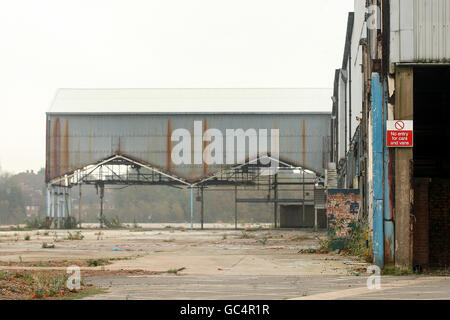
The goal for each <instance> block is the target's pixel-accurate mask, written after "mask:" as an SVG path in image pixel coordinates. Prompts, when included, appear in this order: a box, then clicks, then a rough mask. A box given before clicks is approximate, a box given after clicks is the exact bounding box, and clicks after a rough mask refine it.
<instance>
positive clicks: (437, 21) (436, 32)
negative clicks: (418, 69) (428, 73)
mask: <svg viewBox="0 0 450 320" xmlns="http://www.w3.org/2000/svg"><path fill="white" fill-rule="evenodd" d="M390 19H391V45H390V51H391V52H390V59H391V62H392V63H398V62H405V63H450V0H392V2H391V12H390Z"/></svg>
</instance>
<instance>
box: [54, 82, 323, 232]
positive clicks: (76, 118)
mask: <svg viewBox="0 0 450 320" xmlns="http://www.w3.org/2000/svg"><path fill="white" fill-rule="evenodd" d="M330 94H331V93H330V92H329V90H327V89H61V90H59V91H58V92H57V94H56V97H55V99H54V101H53V104H52V107H51V110H50V111H49V112H48V113H47V133H46V139H47V142H46V145H47V151H46V183H47V184H48V195H47V218H48V223H49V225H50V224H54V225H55V226H57V227H59V226H61V223H62V221H63V220H64V219H65V218H67V217H69V216H73V215H74V214H75V213H73V212H72V210H71V208H72V205H71V203H72V200H71V199H72V198H73V196H72V195H73V194H74V192H72V190H73V188H74V187H75V186H80V185H81V184H91V185H95V186H96V187H97V190H99V197H100V202H101V206H100V217H101V216H102V211H103V210H102V208H103V197H104V187H105V185H113V184H115V185H155V186H157V185H169V186H173V187H177V188H180V187H181V188H186V189H190V192H191V219H192V216H193V215H194V212H193V201H194V200H193V199H194V196H193V195H194V190H197V191H199V194H200V196H199V197H200V201H201V202H202V205H201V213H200V215H201V224H202V227H203V216H204V214H205V213H204V212H203V191H204V189H205V188H209V189H213V188H214V187H218V186H220V187H222V188H225V187H228V188H230V190H231V191H233V190H234V192H235V204H236V205H235V226H236V227H237V220H238V212H237V211H238V208H237V204H238V203H239V202H248V203H261V202H262V203H273V207H274V226H275V227H277V226H278V225H279V224H280V222H281V225H282V226H298V223H300V224H301V225H303V226H314V227H318V226H319V224H320V225H321V226H323V227H325V226H326V223H324V222H323V221H324V215H325V205H324V197H323V196H321V195H320V194H322V195H323V194H324V189H323V181H324V176H325V171H326V169H327V166H328V163H329V137H330V113H329V112H328V111H327V109H329V103H328V101H329V97H330ZM320 110H322V111H320ZM183 135H184V136H183ZM239 138H242V139H241V140H239ZM240 142H241V143H242V144H240ZM212 146H213V147H212ZM230 160H231V161H230ZM272 169H275V171H271V170H272ZM243 187H246V188H256V189H257V190H266V191H267V197H264V198H251V199H243V198H240V197H239V194H238V193H239V189H240V188H243ZM79 190H80V191H79V192H80V193H79V195H77V198H78V199H79V201H81V188H80V189H79ZM280 205H283V207H282V208H281V212H280V213H279V212H278V211H279V207H280ZM289 205H290V206H291V207H287V206H289ZM292 206H294V208H296V209H295V210H294V212H297V217H294V219H291V218H289V217H291V215H292V210H289V209H292ZM299 206H300V209H299ZM78 207H79V208H81V207H82V205H81V204H79V206H78ZM311 212H312V220H311V219H309V220H308V219H307V213H311ZM280 214H281V215H282V216H283V217H282V219H280ZM284 215H286V219H284ZM300 215H301V219H300V217H298V216H300ZM288 216H289V217H288ZM307 220H308V222H307ZM289 221H291V222H292V223H290V222H289ZM299 221H300V222H299ZM191 226H192V220H191Z"/></svg>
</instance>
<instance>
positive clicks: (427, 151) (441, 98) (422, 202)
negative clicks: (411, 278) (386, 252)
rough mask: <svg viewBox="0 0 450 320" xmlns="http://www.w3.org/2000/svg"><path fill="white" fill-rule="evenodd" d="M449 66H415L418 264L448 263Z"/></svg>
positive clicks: (415, 248) (437, 265) (415, 242)
mask: <svg viewBox="0 0 450 320" xmlns="http://www.w3.org/2000/svg"><path fill="white" fill-rule="evenodd" d="M449 121H450V66H446V67H443V66H442V67H441V66H439V67H416V68H415V69H414V233H413V252H414V255H413V260H414V261H413V263H414V265H415V266H416V267H418V268H446V267H448V266H449V265H450V213H449V212H450V161H449V156H448V146H449V139H450V122H449Z"/></svg>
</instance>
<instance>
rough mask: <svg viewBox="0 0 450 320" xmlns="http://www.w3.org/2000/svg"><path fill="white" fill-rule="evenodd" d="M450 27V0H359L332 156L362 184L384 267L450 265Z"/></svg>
mask: <svg viewBox="0 0 450 320" xmlns="http://www.w3.org/2000/svg"><path fill="white" fill-rule="evenodd" d="M449 25H450V0H390V1H389V0H368V1H355V11H354V12H351V13H349V16H348V27H347V35H346V38H345V50H344V57H343V63H342V66H340V68H339V69H337V70H336V71H335V74H334V76H335V80H334V93H333V102H332V105H333V111H332V129H331V154H330V156H331V159H332V162H334V163H336V164H337V171H338V185H339V187H340V188H346V189H358V190H359V191H360V194H361V200H360V202H361V216H363V217H366V218H367V219H368V221H369V225H370V228H371V231H372V232H371V235H372V240H373V253H374V261H375V263H376V264H377V265H379V266H381V267H384V266H386V265H392V264H395V265H396V266H397V267H399V268H403V269H415V270H423V269H427V268H446V267H448V266H449V264H450V214H449V208H450V164H449V161H448V158H447V156H446V147H447V146H448V139H449V138H450V130H449V126H448V125H447V124H446V121H447V119H449V110H450V108H449V107H450V86H449V83H450V29H449ZM405 123H406V124H408V125H410V126H411V128H408V131H410V132H409V133H408V132H407V128H405ZM392 124H394V125H395V126H396V128H394V129H392V128H391V126H392ZM391 130H394V134H396V135H397V134H401V135H403V136H404V137H405V139H406V137H408V135H410V136H409V138H408V139H409V140H405V141H404V143H402V144H398V143H396V144H392V141H391V140H390V139H391ZM411 131H413V132H411Z"/></svg>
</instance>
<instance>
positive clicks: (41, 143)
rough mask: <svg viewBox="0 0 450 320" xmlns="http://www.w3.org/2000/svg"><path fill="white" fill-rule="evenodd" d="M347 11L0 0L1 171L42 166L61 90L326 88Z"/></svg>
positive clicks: (187, 1) (248, 1) (241, 1)
mask: <svg viewBox="0 0 450 320" xmlns="http://www.w3.org/2000/svg"><path fill="white" fill-rule="evenodd" d="M353 4H354V0H276V1H275V0H221V1H218V0H146V1H144V0H127V1H125V0H122V1H117V0H76V1H75V0H73V1H65V0H39V1H36V0H2V1H0V110H1V113H0V168H1V169H2V170H3V171H8V172H11V173H15V172H20V171H24V170H28V169H34V170H38V169H39V168H41V167H43V166H44V165H45V112H46V111H48V110H49V108H50V104H51V102H52V100H53V97H54V95H55V93H56V90H57V89H58V88H230V87H231V88H242V87H243V88H261V87H262V88H266V87H267V88H272V87H275V88H283V87H289V88H297V87H306V88H324V87H326V88H331V87H332V84H333V77H334V69H336V68H338V67H340V65H341V63H342V54H343V47H344V41H345V31H346V30H345V29H346V25H347V14H348V12H349V11H352V10H353ZM330 96H331V91H330ZM330 108H331V99H330ZM193 111H195V110H193ZM262 111H264V110H262Z"/></svg>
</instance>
